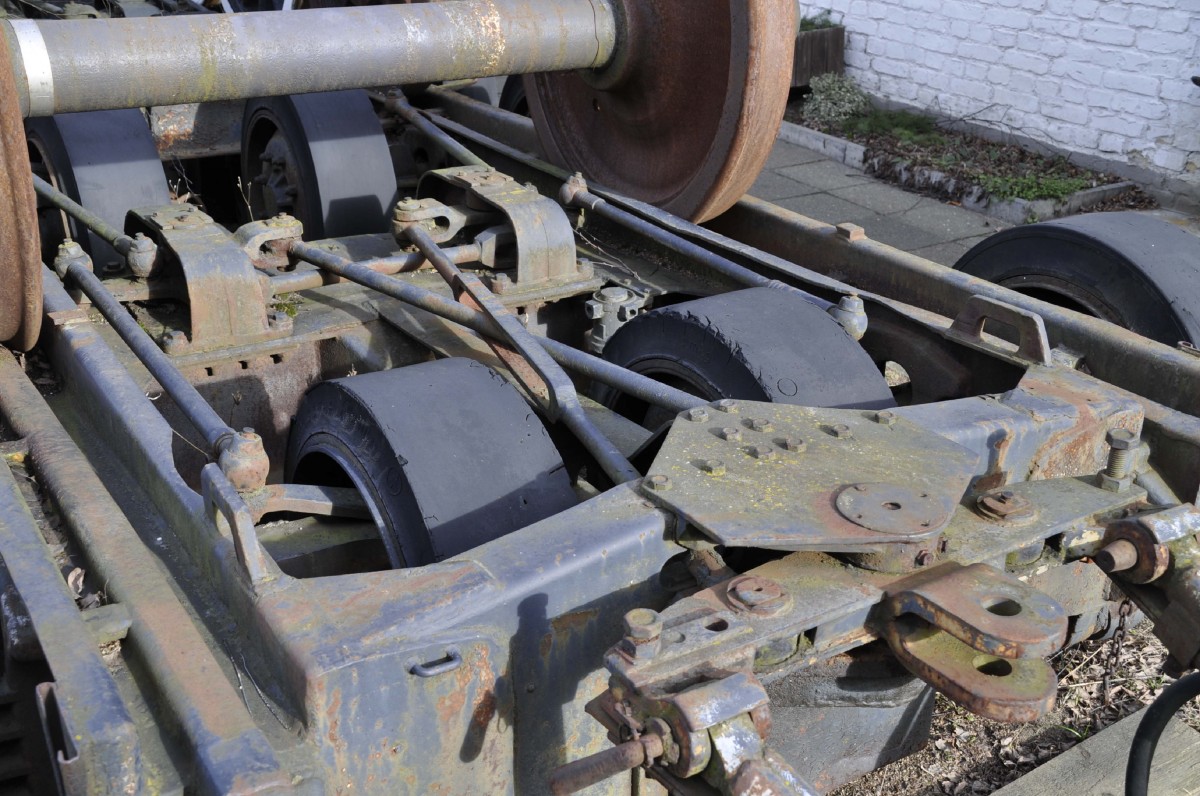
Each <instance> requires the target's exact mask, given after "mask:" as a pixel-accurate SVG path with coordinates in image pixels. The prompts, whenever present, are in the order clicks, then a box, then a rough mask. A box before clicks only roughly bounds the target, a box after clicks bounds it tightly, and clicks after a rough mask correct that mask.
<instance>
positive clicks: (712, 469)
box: [700, 459, 725, 475]
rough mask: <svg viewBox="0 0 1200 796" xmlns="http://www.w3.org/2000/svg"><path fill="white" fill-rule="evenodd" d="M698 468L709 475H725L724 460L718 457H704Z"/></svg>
mask: <svg viewBox="0 0 1200 796" xmlns="http://www.w3.org/2000/svg"><path fill="white" fill-rule="evenodd" d="M700 469H701V470H703V471H704V472H706V473H708V474H709V475H725V462H723V461H721V460H720V459H706V460H705V461H703V462H701V463H700Z"/></svg>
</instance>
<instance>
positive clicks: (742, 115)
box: [525, 0, 796, 220]
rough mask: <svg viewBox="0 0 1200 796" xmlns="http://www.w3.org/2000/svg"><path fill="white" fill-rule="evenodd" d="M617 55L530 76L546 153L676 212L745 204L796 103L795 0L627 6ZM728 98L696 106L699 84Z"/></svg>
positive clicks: (710, 212) (699, 215) (706, 214)
mask: <svg viewBox="0 0 1200 796" xmlns="http://www.w3.org/2000/svg"><path fill="white" fill-rule="evenodd" d="M618 9H619V11H618V17H619V18H621V19H622V20H623V21H624V23H625V28H624V31H625V33H626V35H625V36H624V37H623V38H621V39H620V40H619V45H618V48H617V52H616V54H615V56H614V58H613V61H612V63H610V64H608V65H607V66H606V67H604V68H603V69H600V70H597V71H594V72H591V73H587V74H568V73H564V74H542V75H536V76H534V77H531V78H529V79H527V80H526V84H525V85H526V91H527V94H528V97H529V108H530V114H531V115H532V116H533V119H534V125H535V127H536V129H537V131H538V138H539V140H540V142H541V147H542V150H543V151H544V152H545V153H546V156H547V158H548V159H549V160H550V161H552V162H554V163H556V164H558V165H559V166H562V167H564V168H566V169H568V170H570V171H581V172H583V174H584V176H586V177H587V178H588V179H594V180H596V181H597V182H598V183H600V184H601V185H604V186H605V187H607V188H610V189H612V190H614V191H617V192H619V193H622V194H625V195H627V196H631V197H634V198H636V199H640V200H643V201H646V202H649V203H651V204H654V205H657V206H659V207H662V208H664V209H666V210H668V211H669V212H671V213H675V214H676V215H679V216H683V217H685V218H692V219H699V220H703V219H708V218H711V217H713V216H715V215H717V214H718V213H720V212H722V211H723V210H725V209H726V208H728V207H729V206H730V205H732V204H733V203H734V202H736V201H737V200H738V199H739V198H741V196H742V195H743V194H744V193H745V192H746V189H747V188H749V187H750V184H751V183H752V182H754V180H755V178H756V177H757V176H758V172H759V170H760V169H761V168H762V164H763V163H764V162H766V158H767V156H768V155H769V154H770V151H771V147H772V145H773V144H774V142H775V133H776V132H777V131H778V125H779V119H780V118H781V117H782V108H783V106H784V104H785V103H786V100H787V93H788V87H789V86H788V84H789V78H788V75H787V73H788V72H789V71H790V69H789V67H788V64H789V63H790V62H791V57H792V51H793V40H794V30H795V28H794V19H795V16H794V15H795V13H796V9H795V4H794V3H790V2H787V0H754V1H753V2H746V3H739V2H729V0H705V2H703V3H695V2H693V3H688V4H679V3H674V2H669V0H665V1H663V0H656V1H655V2H619V3H618ZM697 86H704V89H703V90H704V91H705V92H708V93H710V94H711V95H714V96H715V97H718V98H719V101H715V102H697V101H696V96H697V95H696V91H697V89H696V87H697Z"/></svg>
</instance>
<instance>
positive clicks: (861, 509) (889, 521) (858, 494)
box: [835, 484, 949, 536]
mask: <svg viewBox="0 0 1200 796" xmlns="http://www.w3.org/2000/svg"><path fill="white" fill-rule="evenodd" d="M835 505H836V506H837V510H838V513H839V514H841V515H842V516H843V517H845V518H846V519H848V520H850V522H852V523H854V524H855V525H859V526H861V527H863V528H866V529H867V530H869V531H877V532H878V533H890V534H895V535H897V536H909V535H919V534H924V533H929V532H930V531H931V530H932V529H934V528H938V527H939V526H941V525H942V524H944V523H945V522H946V520H947V518H948V516H949V510H948V509H947V508H946V506H944V505H943V504H942V501H941V500H939V499H938V498H937V497H934V496H932V495H930V494H929V493H927V492H919V491H917V490H914V489H909V488H908V487H906V486H900V485H898V484H853V485H851V486H848V487H846V488H845V489H843V490H842V491H841V492H840V493H839V494H838V496H837V500H836V501H835Z"/></svg>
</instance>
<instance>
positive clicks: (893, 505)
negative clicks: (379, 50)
mask: <svg viewBox="0 0 1200 796" xmlns="http://www.w3.org/2000/svg"><path fill="white" fill-rule="evenodd" d="M883 507H884V508H885V509H887V510H888V511H899V510H900V509H901V508H903V507H902V506H901V505H900V504H899V503H897V502H895V501H894V500H890V501H888V502H887V503H884V504H883Z"/></svg>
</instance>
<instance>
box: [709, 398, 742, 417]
mask: <svg viewBox="0 0 1200 796" xmlns="http://www.w3.org/2000/svg"><path fill="white" fill-rule="evenodd" d="M713 406H715V407H717V408H718V409H720V410H721V411H722V412H728V413H730V414H732V415H736V414H737V411H738V404H737V401H734V400H732V399H730V398H722V399H721V400H719V401H717V402H716V403H715V404H713Z"/></svg>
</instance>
